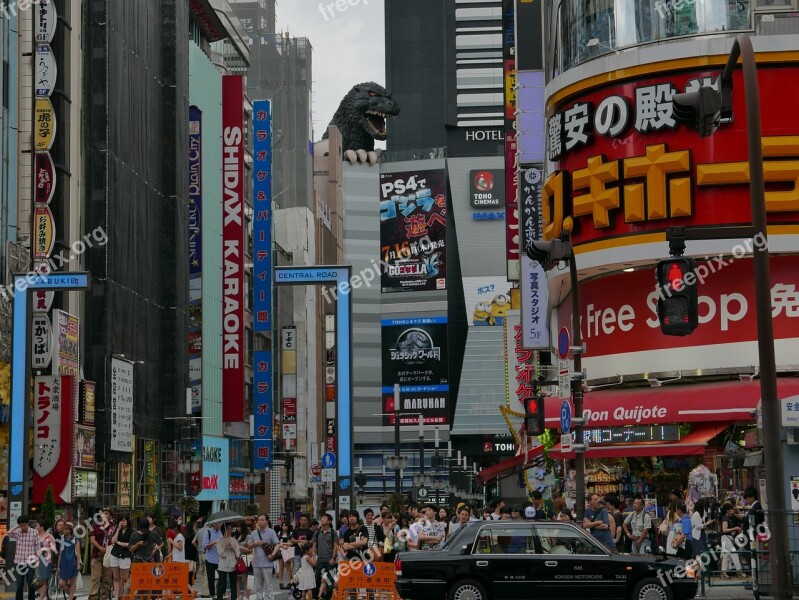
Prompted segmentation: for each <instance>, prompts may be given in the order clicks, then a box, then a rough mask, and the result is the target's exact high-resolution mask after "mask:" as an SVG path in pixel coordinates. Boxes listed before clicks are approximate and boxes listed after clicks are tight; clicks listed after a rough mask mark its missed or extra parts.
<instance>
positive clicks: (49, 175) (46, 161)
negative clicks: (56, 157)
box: [35, 152, 56, 204]
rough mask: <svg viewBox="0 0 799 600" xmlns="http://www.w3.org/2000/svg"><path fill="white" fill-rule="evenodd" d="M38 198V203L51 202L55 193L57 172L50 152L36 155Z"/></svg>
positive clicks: (36, 199)
mask: <svg viewBox="0 0 799 600" xmlns="http://www.w3.org/2000/svg"><path fill="white" fill-rule="evenodd" d="M35 177H36V198H35V201H36V203H37V204H49V203H50V200H52V199H53V194H54V193H55V184H56V174H55V164H53V157H52V156H50V153H49V152H42V153H39V154H37V155H36V168H35Z"/></svg>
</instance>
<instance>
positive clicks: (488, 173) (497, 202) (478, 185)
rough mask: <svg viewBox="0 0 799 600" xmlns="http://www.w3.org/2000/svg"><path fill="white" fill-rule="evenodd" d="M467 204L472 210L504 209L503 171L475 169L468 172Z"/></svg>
mask: <svg viewBox="0 0 799 600" xmlns="http://www.w3.org/2000/svg"><path fill="white" fill-rule="evenodd" d="M469 204H471V205H472V208H479V209H486V208H502V209H504V208H505V171H504V170H503V169H475V170H472V171H470V172H469Z"/></svg>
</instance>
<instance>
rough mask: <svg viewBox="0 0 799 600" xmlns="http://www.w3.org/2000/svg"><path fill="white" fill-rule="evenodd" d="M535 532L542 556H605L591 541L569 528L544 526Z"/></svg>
mask: <svg viewBox="0 0 799 600" xmlns="http://www.w3.org/2000/svg"><path fill="white" fill-rule="evenodd" d="M536 531H537V533H538V538H539V540H540V541H541V549H542V551H543V553H544V554H594V555H604V554H606V552H605V551H604V550H602V549H601V548H600V547H599V546H598V545H597V544H596V543H594V541H593V540H591V539H589V538H588V537H587V536H584V535H582V534H581V533H580V532H579V531H577V530H575V529H573V528H571V527H546V526H545V527H537V528H536Z"/></svg>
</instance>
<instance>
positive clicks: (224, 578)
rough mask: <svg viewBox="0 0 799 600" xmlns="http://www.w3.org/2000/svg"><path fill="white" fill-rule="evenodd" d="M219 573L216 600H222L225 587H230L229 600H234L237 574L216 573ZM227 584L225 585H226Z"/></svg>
mask: <svg viewBox="0 0 799 600" xmlns="http://www.w3.org/2000/svg"><path fill="white" fill-rule="evenodd" d="M217 572H218V573H219V581H218V582H217V586H216V600H222V596H224V595H225V587H227V585H230V600H236V587H237V585H236V584H237V583H238V573H236V571H232V572H231V573H225V572H224V571H217ZM226 584H227V585H226Z"/></svg>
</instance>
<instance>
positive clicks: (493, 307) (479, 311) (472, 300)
mask: <svg viewBox="0 0 799 600" xmlns="http://www.w3.org/2000/svg"><path fill="white" fill-rule="evenodd" d="M510 288H511V284H510V283H508V281H507V279H506V278H505V277H464V278H463V296H464V299H465V301H466V320H467V321H468V323H469V325H470V326H472V327H502V325H503V323H504V322H505V317H506V316H507V314H508V310H510Z"/></svg>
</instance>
